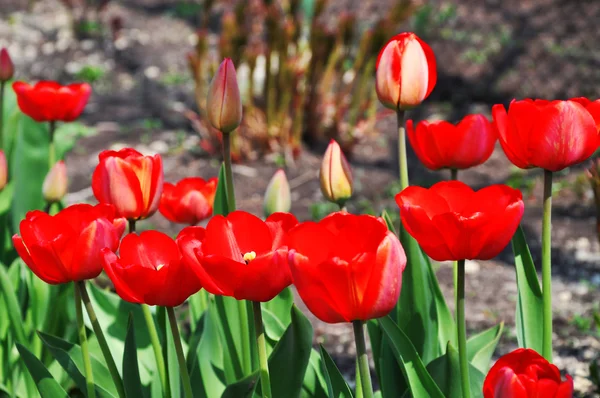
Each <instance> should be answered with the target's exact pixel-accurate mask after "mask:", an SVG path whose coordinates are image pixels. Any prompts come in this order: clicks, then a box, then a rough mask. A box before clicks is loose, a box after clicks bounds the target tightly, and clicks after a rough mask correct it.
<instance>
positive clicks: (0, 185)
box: [0, 150, 8, 191]
mask: <svg viewBox="0 0 600 398" xmlns="http://www.w3.org/2000/svg"><path fill="white" fill-rule="evenodd" d="M7 182H8V166H7V164H6V155H5V154H4V151H3V150H0V191H2V190H3V189H4V187H5V186H6V183H7Z"/></svg>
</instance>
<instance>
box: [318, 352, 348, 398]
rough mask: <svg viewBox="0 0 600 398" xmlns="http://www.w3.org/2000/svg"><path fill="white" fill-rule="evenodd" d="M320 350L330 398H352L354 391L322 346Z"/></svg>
mask: <svg viewBox="0 0 600 398" xmlns="http://www.w3.org/2000/svg"><path fill="white" fill-rule="evenodd" d="M319 350H320V353H321V361H322V362H321V363H322V367H323V374H324V375H325V381H326V383H327V393H328V396H329V398H352V391H351V390H350V387H348V384H347V383H346V380H344V376H342V374H341V373H340V370H339V369H338V367H337V366H336V365H335V362H333V359H331V357H330V356H329V354H328V353H327V351H326V350H325V348H324V347H323V346H322V345H319Z"/></svg>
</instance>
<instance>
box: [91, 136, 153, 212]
mask: <svg viewBox="0 0 600 398" xmlns="http://www.w3.org/2000/svg"><path fill="white" fill-rule="evenodd" d="M98 158H99V160H100V162H99V164H98V166H96V169H95V170H94V174H93V175H92V190H93V192H94V196H95V197H96V199H98V202H100V203H110V204H112V205H114V206H115V209H116V210H117V214H119V216H121V217H125V218H127V219H129V220H139V219H142V218H147V217H150V216H151V215H152V214H154V212H156V210H157V209H158V205H159V203H160V197H161V194H162V191H163V169H162V159H161V157H160V155H154V156H144V155H142V154H141V153H139V152H138V151H136V150H135V149H132V148H124V149H121V150H120V151H103V152H101V153H100V155H99V156H98Z"/></svg>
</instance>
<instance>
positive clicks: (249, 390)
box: [221, 371, 276, 398]
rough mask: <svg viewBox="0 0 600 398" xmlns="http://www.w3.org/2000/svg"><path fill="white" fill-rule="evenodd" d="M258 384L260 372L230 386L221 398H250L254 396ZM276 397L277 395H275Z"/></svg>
mask: <svg viewBox="0 0 600 398" xmlns="http://www.w3.org/2000/svg"><path fill="white" fill-rule="evenodd" d="M257 383H258V371H255V372H253V373H252V374H250V375H248V376H246V377H244V378H243V379H242V380H239V381H237V382H235V383H232V384H229V385H228V386H227V388H226V389H225V391H223V395H221V398H250V397H252V396H253V395H254V390H255V389H256V384H257ZM273 396H274V397H275V396H276V395H273Z"/></svg>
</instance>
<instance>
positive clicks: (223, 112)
mask: <svg viewBox="0 0 600 398" xmlns="http://www.w3.org/2000/svg"><path fill="white" fill-rule="evenodd" d="M206 112H207V114H208V120H209V121H210V124H211V125H212V126H213V127H214V128H216V129H217V130H219V131H221V132H222V133H225V134H227V133H230V132H232V131H233V130H235V129H236V128H237V127H238V126H239V125H240V123H241V122H242V99H241V97H240V88H239V86H238V82H237V77H236V74H235V67H234V66H233V62H232V61H231V59H229V58H225V60H223V62H222V63H221V65H220V66H219V69H218V70H217V74H216V75H215V76H214V77H213V79H212V81H211V82H210V87H209V89H208V99H207V104H206Z"/></svg>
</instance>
